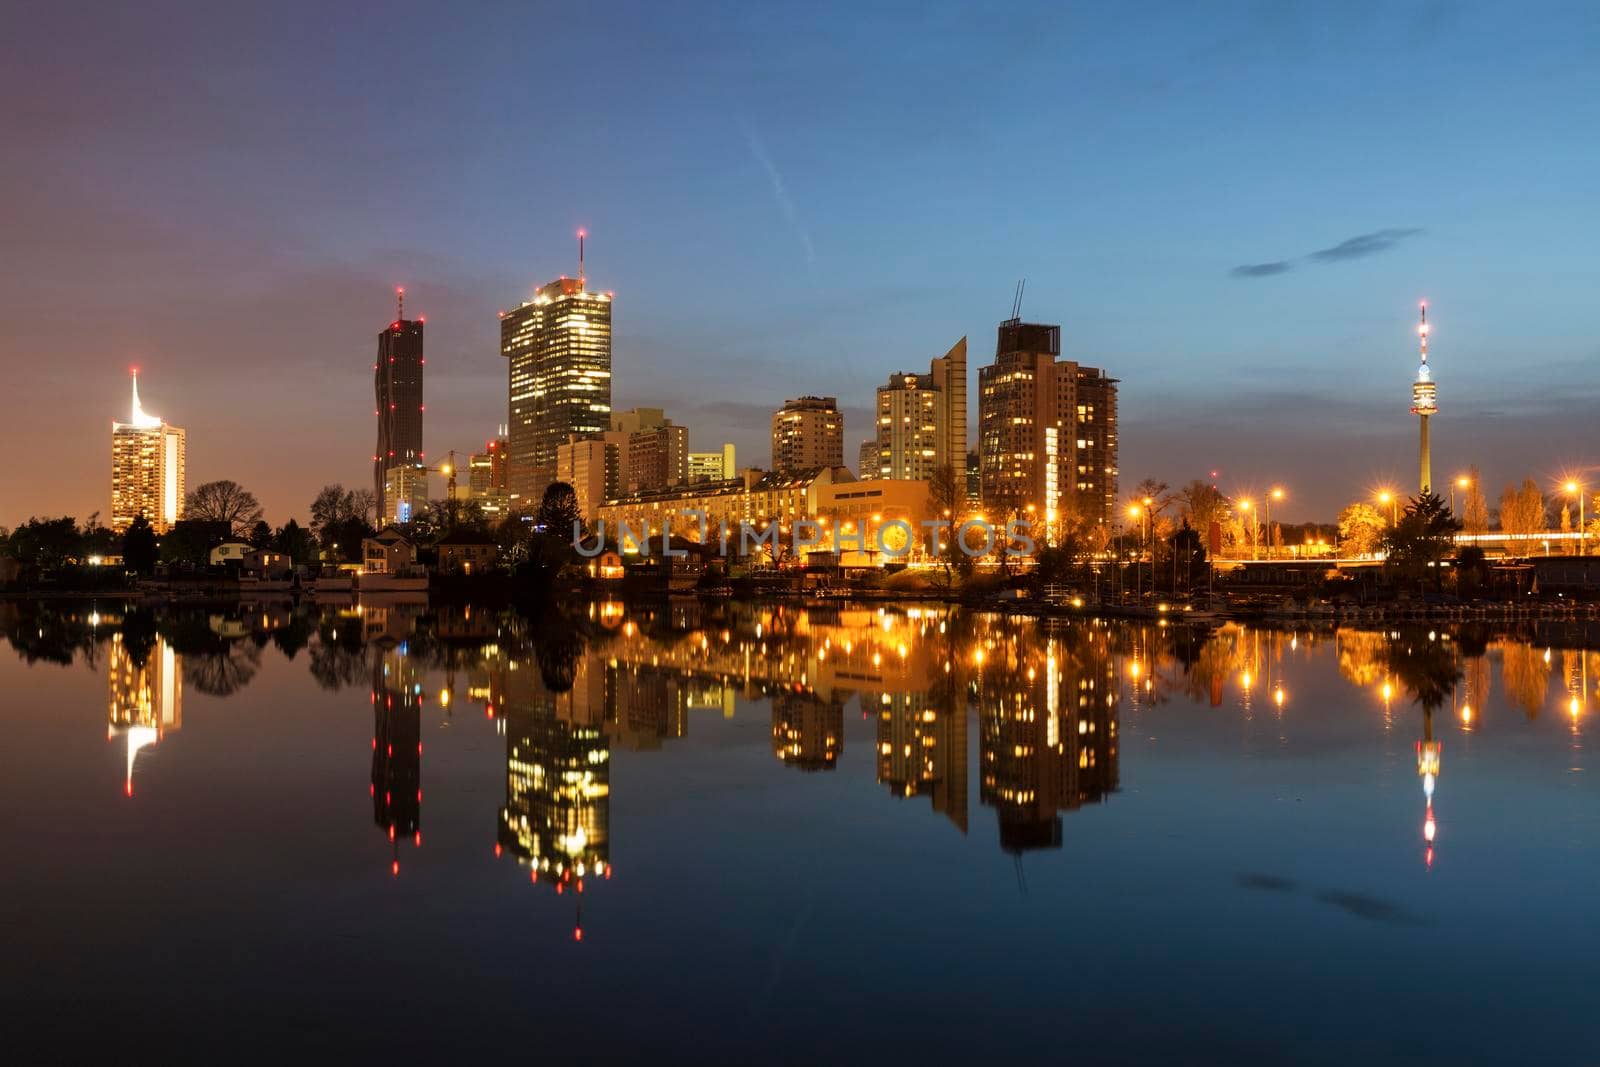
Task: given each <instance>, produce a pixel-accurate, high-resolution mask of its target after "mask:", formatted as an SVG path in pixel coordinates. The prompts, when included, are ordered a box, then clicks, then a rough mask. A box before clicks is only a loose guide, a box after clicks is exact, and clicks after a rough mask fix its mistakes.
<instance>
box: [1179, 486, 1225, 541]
mask: <svg viewBox="0 0 1600 1067" xmlns="http://www.w3.org/2000/svg"><path fill="white" fill-rule="evenodd" d="M1178 506H1179V508H1180V509H1181V512H1182V515H1183V518H1184V520H1185V521H1186V522H1188V524H1189V525H1190V526H1192V527H1193V528H1194V529H1195V532H1197V533H1198V534H1200V536H1201V538H1202V539H1205V538H1206V537H1208V536H1209V535H1210V531H1211V524H1212V523H1216V524H1217V525H1219V526H1221V525H1222V524H1224V523H1226V522H1227V521H1228V499H1227V498H1226V497H1224V496H1223V495H1222V493H1221V491H1220V490H1218V489H1217V487H1216V486H1214V485H1212V484H1211V483H1210V482H1202V481H1200V480H1199V479H1195V480H1194V481H1192V482H1190V483H1189V484H1188V485H1186V486H1184V487H1183V489H1182V490H1180V491H1179V493H1178Z"/></svg>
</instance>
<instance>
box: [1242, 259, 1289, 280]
mask: <svg viewBox="0 0 1600 1067" xmlns="http://www.w3.org/2000/svg"><path fill="white" fill-rule="evenodd" d="M1293 269H1294V267H1293V265H1292V264H1290V262H1289V261H1288V260H1286V259H1278V260H1273V261H1272V262H1271V263H1243V264H1240V265H1239V266H1237V267H1235V268H1233V270H1231V271H1229V272H1228V273H1230V274H1232V275H1233V276H1234V277H1235V278H1267V277H1270V276H1272V275H1274V274H1283V273H1286V272H1287V271H1291V270H1293Z"/></svg>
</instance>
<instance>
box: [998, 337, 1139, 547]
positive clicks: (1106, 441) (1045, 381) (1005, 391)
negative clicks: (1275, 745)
mask: <svg viewBox="0 0 1600 1067" xmlns="http://www.w3.org/2000/svg"><path fill="white" fill-rule="evenodd" d="M1060 354H1061V327H1059V326H1049V325H1041V324H1036V323H1025V322H1021V321H1020V320H1017V319H1010V320H1008V321H1006V322H1003V323H1001V324H1000V329H999V336H998V339H997V343H996V346H995V361H994V363H993V364H992V365H991V366H988V367H984V368H982V369H981V370H980V371H979V372H978V388H979V403H978V422H979V455H980V462H981V466H980V489H981V495H982V503H983V507H984V509H985V510H987V511H990V512H992V513H993V517H994V518H996V519H1002V518H1010V517H1021V518H1030V519H1032V520H1033V521H1035V522H1043V523H1046V524H1051V523H1054V522H1056V521H1059V520H1061V519H1063V518H1066V517H1068V516H1076V517H1078V518H1080V519H1082V520H1084V521H1087V522H1091V523H1109V522H1110V521H1111V519H1112V515H1113V512H1114V509H1115V505H1116V491H1117V487H1116V479H1117V470H1116V451H1117V428H1116V384H1117V383H1116V380H1115V379H1113V378H1110V377H1108V376H1106V375H1105V373H1104V372H1102V371H1100V370H1097V369H1095V368H1092V367H1080V366H1079V365H1078V364H1077V363H1075V362H1072V361H1070V360H1060V359H1059V358H1058V357H1059V356H1060ZM1080 393H1081V397H1080ZM1080 442H1083V443H1082V444H1080Z"/></svg>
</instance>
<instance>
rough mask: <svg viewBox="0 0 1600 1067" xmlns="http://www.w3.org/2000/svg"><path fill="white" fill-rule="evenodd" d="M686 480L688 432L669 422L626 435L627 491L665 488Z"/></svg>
mask: <svg viewBox="0 0 1600 1067" xmlns="http://www.w3.org/2000/svg"><path fill="white" fill-rule="evenodd" d="M688 480H689V431H688V429H687V428H686V427H683V426H673V425H671V424H670V423H668V424H667V425H665V426H658V427H656V428H655V429H653V430H641V431H639V432H638V433H632V434H629V435H628V463H627V487H628V490H629V491H630V492H638V491H640V490H644V489H665V488H667V487H668V486H671V485H682V484H684V483H685V482H687V481H688Z"/></svg>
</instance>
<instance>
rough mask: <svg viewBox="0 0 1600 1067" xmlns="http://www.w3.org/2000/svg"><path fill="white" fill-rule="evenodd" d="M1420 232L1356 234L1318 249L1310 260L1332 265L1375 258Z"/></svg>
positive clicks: (1391, 230)
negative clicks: (1364, 258)
mask: <svg viewBox="0 0 1600 1067" xmlns="http://www.w3.org/2000/svg"><path fill="white" fill-rule="evenodd" d="M1421 232H1422V231H1421V230H1420V229H1417V228H1416V227H1406V228H1404V229H1390V230H1373V231H1372V232H1371V233H1362V234H1357V235H1356V236H1354V237H1351V238H1349V239H1348V240H1344V241H1340V242H1339V243H1338V244H1336V245H1334V246H1333V247H1332V248H1320V249H1318V250H1317V251H1315V252H1313V253H1311V256H1310V258H1311V259H1315V260H1320V261H1321V262H1323V263H1333V262H1337V261H1339V260H1343V259H1360V258H1361V257H1362V256H1375V255H1377V254H1378V253H1379V252H1387V251H1389V250H1390V249H1391V248H1393V247H1395V246H1396V245H1398V244H1399V243H1400V242H1401V241H1404V240H1405V239H1406V238H1408V237H1415V236H1417V235H1418V234H1419V233H1421Z"/></svg>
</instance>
